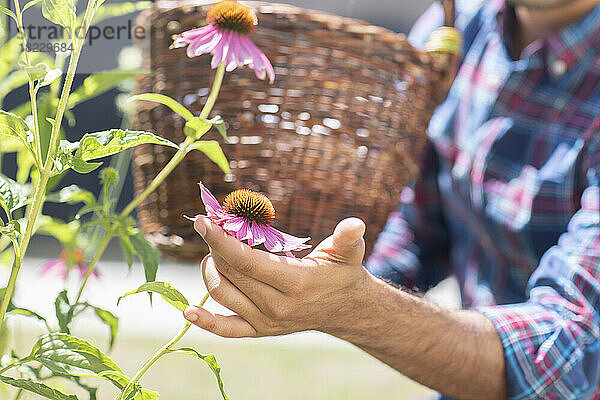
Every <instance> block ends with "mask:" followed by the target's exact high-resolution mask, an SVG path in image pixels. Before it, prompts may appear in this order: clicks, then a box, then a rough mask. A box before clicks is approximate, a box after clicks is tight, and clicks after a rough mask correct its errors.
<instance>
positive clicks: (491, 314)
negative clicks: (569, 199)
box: [477, 119, 600, 399]
mask: <svg viewBox="0 0 600 400" xmlns="http://www.w3.org/2000/svg"><path fill="white" fill-rule="evenodd" d="M598 122H599V123H598V124H596V126H597V127H600V119H599V120H598ZM595 132H596V133H594V136H593V137H594V138H595V141H596V143H595V144H594V143H592V144H590V145H589V146H588V148H587V151H586V154H587V156H586V157H585V158H586V159H587V160H585V161H584V162H583V163H582V165H583V168H582V170H583V174H584V178H583V182H584V184H583V186H584V187H585V189H584V191H583V194H582V197H581V207H580V210H579V211H578V212H577V213H576V214H575V215H574V216H573V217H572V219H571V221H570V223H569V226H568V230H567V232H565V233H564V234H562V235H561V236H560V238H559V241H558V243H557V245H556V246H554V247H552V248H550V249H549V250H548V251H547V252H546V253H545V254H544V256H543V257H542V259H541V261H540V264H539V266H538V268H537V269H536V270H535V271H534V273H533V275H532V276H531V278H530V280H529V283H528V291H529V300H528V301H527V302H524V303H520V304H514V305H507V306H494V307H484V308H478V309H477V310H478V311H480V312H482V313H483V314H484V315H486V316H487V317H488V318H490V319H491V320H492V322H493V323H494V325H495V327H496V329H497V330H498V333H499V335H500V338H501V339H502V345H503V346H504V356H505V360H506V377H507V383H508V393H509V397H510V398H511V399H539V398H552V399H573V398H577V399H588V398H589V399H591V398H594V396H595V395H596V393H597V391H598V388H599V387H600V340H599V339H600V326H599V322H600V140H599V137H600V130H598V129H597V130H595Z"/></svg>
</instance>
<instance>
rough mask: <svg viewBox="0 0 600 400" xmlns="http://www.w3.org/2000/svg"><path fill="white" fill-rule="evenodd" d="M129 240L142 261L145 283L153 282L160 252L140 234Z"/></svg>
mask: <svg viewBox="0 0 600 400" xmlns="http://www.w3.org/2000/svg"><path fill="white" fill-rule="evenodd" d="M129 240H130V241H131V245H132V246H133V249H134V250H135V252H136V253H137V255H138V257H139V258H140V260H141V261H142V265H143V266H144V274H145V275H146V282H153V281H155V280H156V271H158V263H159V262H160V251H159V250H158V249H157V248H156V246H155V245H154V244H152V243H150V242H149V241H147V240H146V239H145V238H144V235H142V234H141V233H138V234H137V235H133V236H130V237H129Z"/></svg>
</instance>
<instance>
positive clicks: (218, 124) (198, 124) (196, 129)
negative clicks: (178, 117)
mask: <svg viewBox="0 0 600 400" xmlns="http://www.w3.org/2000/svg"><path fill="white" fill-rule="evenodd" d="M213 126H214V127H215V128H217V130H218V131H219V133H220V134H221V136H223V139H225V141H226V142H227V140H228V139H227V129H226V128H225V121H223V118H222V117H221V116H220V115H217V116H216V117H214V118H213V119H203V118H199V117H194V118H192V119H191V120H189V121H188V122H187V123H186V124H185V126H184V128H183V131H184V132H185V134H186V136H189V137H192V138H194V139H200V138H201V137H202V136H204V134H205V133H206V132H208V131H209V130H210V128H211V127H213Z"/></svg>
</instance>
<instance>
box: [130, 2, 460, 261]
mask: <svg viewBox="0 0 600 400" xmlns="http://www.w3.org/2000/svg"><path fill="white" fill-rule="evenodd" d="M165 4H166V6H164V5H163V6H161V4H160V3H159V4H158V5H157V6H155V7H154V8H152V9H151V10H147V11H145V12H144V13H142V15H141V16H140V18H141V20H142V21H140V22H141V23H149V24H150V25H151V39H152V41H151V43H152V47H151V50H149V53H150V54H146V59H145V62H146V63H147V64H146V67H147V68H149V69H150V70H151V71H152V74H151V75H146V76H144V77H141V78H140V79H139V80H138V85H137V91H138V92H141V93H143V92H155V93H163V94H166V95H169V96H171V97H174V98H175V99H177V100H178V101H181V102H183V103H184V104H185V105H186V106H187V107H188V108H189V109H190V110H192V112H194V113H195V114H196V115H197V114H198V113H199V111H200V110H201V109H202V106H203V104H204V102H205V101H206V99H207V95H208V89H209V83H210V82H212V77H213V74H214V71H212V70H210V68H209V63H210V59H211V57H210V56H202V57H196V58H192V59H190V58H187V57H186V55H185V49H177V50H169V45H170V44H171V35H172V34H176V33H180V32H183V31H186V30H189V29H192V28H194V27H198V26H201V25H204V17H205V15H206V12H207V11H208V9H209V7H208V6H195V5H193V4H192V5H191V4H190V3H189V2H186V3H179V2H176V1H169V2H167V3H165ZM245 4H249V5H250V6H251V7H253V8H254V9H255V11H256V13H257V16H258V20H259V25H258V28H257V30H256V32H255V33H253V34H252V39H253V41H254V42H255V43H256V45H257V46H258V47H259V48H260V49H261V50H263V51H264V52H265V54H266V55H267V57H268V58H269V59H270V60H271V62H272V63H273V66H274V68H275V72H276V79H275V83H274V84H273V85H269V84H268V83H267V82H264V81H260V80H258V79H256V77H255V76H254V72H253V71H252V70H250V69H248V68H242V69H237V70H236V71H234V72H233V73H230V74H226V76H225V81H224V84H223V87H222V90H221V93H220V95H219V99H218V100H217V104H216V106H215V108H214V110H213V113H212V115H217V114H220V115H222V116H223V118H224V119H225V121H226V122H227V124H228V134H229V138H230V141H229V144H223V149H224V151H225V154H226V155H227V158H228V160H229V161H230V165H231V170H232V173H231V175H227V176H225V175H224V174H223V172H222V171H221V170H220V169H218V167H216V166H215V165H214V164H212V163H211V162H210V161H209V160H208V159H207V158H206V157H205V156H204V155H203V154H202V153H200V152H194V153H190V154H189V155H188V156H187V157H186V159H185V160H184V161H183V162H182V164H181V165H180V166H179V167H178V168H177V169H175V171H174V172H173V174H172V175H171V176H170V177H169V178H168V179H167V181H166V182H165V183H163V184H162V185H161V186H160V187H159V188H158V189H157V190H156V192H154V193H153V194H152V195H150V196H149V197H148V199H147V200H146V201H144V202H143V203H141V204H140V206H139V207H138V216H139V222H140V225H141V227H142V228H143V230H144V232H145V233H146V234H147V235H148V236H149V237H150V239H151V240H153V241H154V242H155V243H156V244H157V245H158V246H159V247H160V248H161V250H162V251H163V253H165V254H167V255H171V256H173V257H175V258H178V259H182V260H198V259H200V258H201V257H202V256H203V255H204V254H206V252H207V248H206V245H205V244H204V243H203V242H202V240H201V239H200V237H199V236H198V235H197V234H196V233H195V232H194V230H193V227H192V224H190V223H189V221H186V220H185V219H184V218H183V215H184V214H188V215H195V214H198V213H201V212H203V211H204V208H203V206H202V202H201V201H200V197H199V193H198V186H197V185H196V183H197V182H199V181H202V182H204V184H205V185H206V186H207V187H208V188H209V189H210V190H211V191H212V192H213V194H215V196H216V197H217V199H218V200H219V201H222V200H223V198H224V196H225V195H226V194H228V193H229V192H231V191H233V190H236V189H240V188H248V189H252V190H255V191H259V192H262V193H264V194H266V195H267V196H268V197H269V198H270V199H271V201H272V203H273V205H274V207H275V210H276V212H277V220H276V222H275V223H274V226H275V227H276V228H278V229H281V230H283V231H285V232H288V233H290V234H292V235H296V236H311V237H312V238H313V240H312V244H313V245H316V244H317V243H319V242H320V241H321V240H322V239H324V238H325V237H327V236H328V235H330V234H331V232H332V231H333V228H334V227H335V225H336V224H337V222H339V221H340V220H341V219H343V218H345V217H348V216H358V217H360V218H362V219H363V220H365V221H366V223H367V234H366V242H367V254H368V253H369V252H370V251H371V249H372V246H373V244H374V242H375V240H376V238H377V235H378V234H379V233H380V231H381V230H382V229H383V227H384V225H385V222H386V220H387V217H388V215H389V213H390V212H391V211H393V210H394V208H395V207H396V205H397V202H398V198H399V194H400V191H401V189H402V187H403V185H405V184H406V183H408V182H409V181H411V180H412V179H414V178H415V176H416V174H417V172H418V163H419V161H420V154H421V150H422V147H423V145H424V142H425V138H426V127H427V124H428V121H429V119H430V117H431V115H432V113H433V110H434V108H435V107H436V105H437V104H439V102H440V101H441V100H442V99H443V97H444V96H445V95H446V92H447V87H448V82H449V80H451V78H452V71H453V69H454V64H455V63H454V61H455V58H456V57H454V56H451V55H450V54H448V53H441V52H435V53H430V54H426V53H422V52H420V51H417V50H416V49H414V48H413V47H412V46H411V45H409V44H408V42H407V40H406V38H405V36H403V35H401V34H396V33H393V32H391V31H388V30H386V29H383V28H380V27H376V26H372V25H369V24H367V23H365V22H362V21H359V20H355V19H349V18H342V17H338V16H334V15H331V14H327V13H323V12H319V11H312V10H304V9H300V8H297V7H292V6H288V5H283V4H272V3H262V2H249V3H245ZM445 9H446V14H447V15H446V23H447V24H449V25H451V21H453V19H454V2H453V1H448V2H446V3H445ZM134 127H135V128H136V129H143V130H148V131H152V132H157V133H158V134H160V135H162V136H165V137H167V138H169V139H171V140H173V141H175V142H181V141H183V139H184V133H183V121H182V119H181V118H179V117H177V116H176V115H174V114H173V113H172V112H171V111H170V110H169V109H167V108H166V107H164V106H161V105H157V104H154V103H148V102H139V103H138V105H137V111H136V114H135V118H134ZM209 135H212V137H210V139H217V140H220V138H219V135H218V134H216V133H212V134H209ZM206 138H208V135H207V136H206V137H205V139H206ZM221 142H222V141H221ZM172 155H173V149H170V148H168V147H162V146H149V145H148V146H141V147H138V148H136V150H135V152H134V158H133V173H134V181H135V190H136V192H137V193H140V192H141V191H142V190H143V189H144V188H145V187H146V186H147V185H148V184H149V182H150V181H151V180H152V179H153V178H154V176H155V175H156V174H157V173H158V171H160V170H161V169H162V168H163V166H164V165H165V164H166V163H167V162H168V160H169V159H170V157H171V156H172Z"/></svg>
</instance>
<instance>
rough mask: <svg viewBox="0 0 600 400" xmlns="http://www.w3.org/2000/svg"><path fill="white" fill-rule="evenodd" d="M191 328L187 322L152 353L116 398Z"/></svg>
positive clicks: (202, 302)
mask: <svg viewBox="0 0 600 400" xmlns="http://www.w3.org/2000/svg"><path fill="white" fill-rule="evenodd" d="M209 297H210V294H209V293H206V294H205V295H204V298H203V299H202V301H201V302H200V304H198V307H202V306H203V305H204V303H206V301H207V300H208V298H209ZM191 326H192V323H191V322H189V321H188V322H186V324H185V325H184V326H183V328H182V329H181V330H180V331H179V333H177V335H175V336H174V337H173V338H172V339H171V340H170V341H169V342H168V343H167V344H165V345H164V346H163V347H161V348H160V349H159V350H158V351H157V352H156V353H154V355H153V356H152V358H150V359H149V360H148V361H147V362H146V363H145V364H144V366H143V367H142V369H140V370H139V371H138V373H137V374H135V376H134V377H133V378H132V379H131V380H130V381H129V383H128V384H127V386H126V387H125V388H124V389H123V392H122V394H121V396H119V397H118V398H122V395H123V394H125V393H127V390H129V389H130V388H131V386H133V385H135V384H136V383H138V382H139V380H140V378H141V377H142V376H143V375H144V374H145V373H146V372H147V371H148V370H149V369H150V367H152V365H154V363H156V361H158V359H159V358H161V357H162V356H164V355H165V354H167V353H168V352H169V351H170V350H171V349H172V348H173V346H175V345H176V344H177V342H179V341H180V340H181V338H182V337H183V336H184V335H185V334H186V333H187V331H188V330H189V329H190V327H191Z"/></svg>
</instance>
